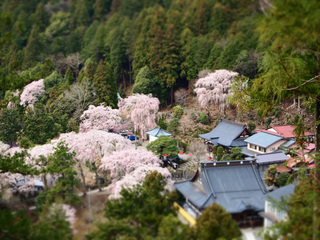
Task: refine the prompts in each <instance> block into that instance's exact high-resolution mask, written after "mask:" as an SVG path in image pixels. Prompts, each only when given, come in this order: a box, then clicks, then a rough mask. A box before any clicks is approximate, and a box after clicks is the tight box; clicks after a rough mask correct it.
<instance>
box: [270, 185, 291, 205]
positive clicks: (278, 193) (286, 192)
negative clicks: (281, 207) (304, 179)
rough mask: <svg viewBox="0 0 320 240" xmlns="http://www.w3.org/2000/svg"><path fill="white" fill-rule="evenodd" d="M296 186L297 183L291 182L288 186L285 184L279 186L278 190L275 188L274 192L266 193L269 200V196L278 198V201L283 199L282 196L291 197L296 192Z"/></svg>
mask: <svg viewBox="0 0 320 240" xmlns="http://www.w3.org/2000/svg"><path fill="white" fill-rule="evenodd" d="M294 188H295V185H293V184H289V185H287V186H284V187H282V188H278V189H276V190H274V191H273V192H270V193H268V194H267V195H266V199H267V200H268V198H269V197H271V198H273V199H275V200H277V201H281V198H282V197H286V196H287V197H289V196H290V194H292V193H294Z"/></svg>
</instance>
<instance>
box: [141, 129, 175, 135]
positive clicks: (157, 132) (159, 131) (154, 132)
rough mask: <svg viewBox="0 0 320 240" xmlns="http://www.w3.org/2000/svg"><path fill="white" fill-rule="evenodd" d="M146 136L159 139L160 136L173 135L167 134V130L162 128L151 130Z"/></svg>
mask: <svg viewBox="0 0 320 240" xmlns="http://www.w3.org/2000/svg"><path fill="white" fill-rule="evenodd" d="M146 134H149V135H151V136H154V137H159V136H171V135H172V133H169V132H167V131H166V130H164V129H162V128H160V127H156V128H154V129H152V130H149V131H147V132H146Z"/></svg>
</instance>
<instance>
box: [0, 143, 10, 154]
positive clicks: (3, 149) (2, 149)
mask: <svg viewBox="0 0 320 240" xmlns="http://www.w3.org/2000/svg"><path fill="white" fill-rule="evenodd" d="M9 148H10V145H9V144H5V143H3V142H1V141H0V154H1V155H2V154H4V153H5V152H6V151H7V150H8V149H9Z"/></svg>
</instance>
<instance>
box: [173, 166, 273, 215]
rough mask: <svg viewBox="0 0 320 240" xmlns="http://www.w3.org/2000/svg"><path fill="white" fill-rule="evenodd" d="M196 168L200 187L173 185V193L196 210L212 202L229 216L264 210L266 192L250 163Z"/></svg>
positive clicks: (181, 183) (194, 184) (185, 184)
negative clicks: (249, 210)
mask: <svg viewBox="0 0 320 240" xmlns="http://www.w3.org/2000/svg"><path fill="white" fill-rule="evenodd" d="M200 165H201V168H200V170H199V173H200V176H199V178H200V179H201V183H202V186H203V188H200V187H198V186H197V184H196V183H195V182H192V181H186V182H179V183H175V187H176V188H177V190H178V191H179V192H181V193H182V194H183V195H184V196H185V197H186V198H187V199H188V201H189V202H191V203H192V204H193V205H194V206H196V207H197V208H198V209H199V210H203V209H204V208H206V207H207V206H209V205H211V204H212V203H214V202H216V203H218V204H220V205H222V206H223V207H224V208H225V209H226V210H227V211H228V212H229V213H241V212H243V211H244V210H248V209H252V210H255V211H263V210H264V194H265V193H266V192H267V190H266V188H265V186H264V184H263V182H262V179H261V177H260V175H259V173H258V171H257V169H256V167H255V166H254V164H253V161H245V160H243V161H230V162H229V164H228V162H206V163H201V164H200ZM199 178H198V180H197V181H199Z"/></svg>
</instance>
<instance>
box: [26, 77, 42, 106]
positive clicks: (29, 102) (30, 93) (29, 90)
mask: <svg viewBox="0 0 320 240" xmlns="http://www.w3.org/2000/svg"><path fill="white" fill-rule="evenodd" d="M44 92H45V90H44V79H40V80H38V81H33V82H31V83H29V84H28V85H26V86H25V87H24V89H23V92H22V93H21V96H20V105H21V106H24V107H26V106H30V107H33V104H35V103H36V102H37V101H38V97H40V96H41V95H42V94H43V93H44Z"/></svg>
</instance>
